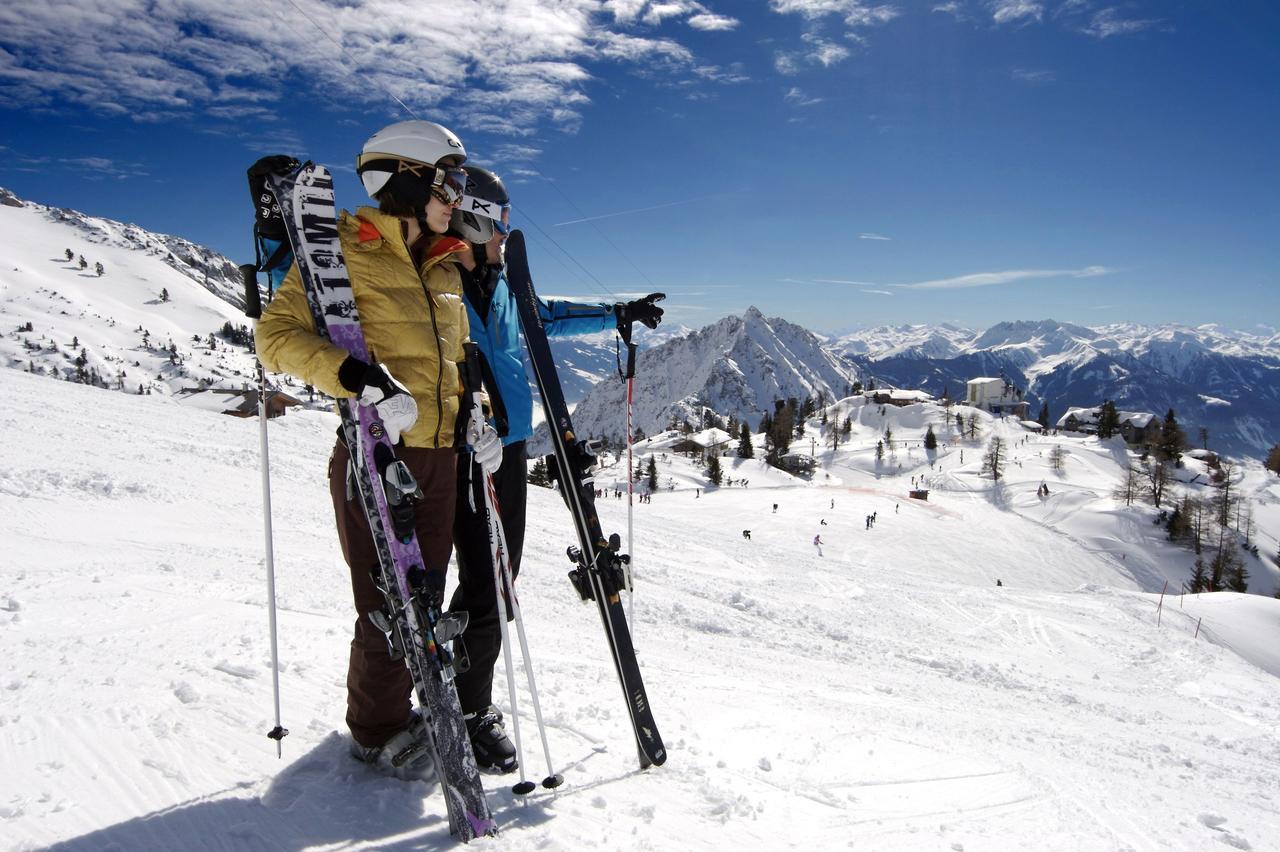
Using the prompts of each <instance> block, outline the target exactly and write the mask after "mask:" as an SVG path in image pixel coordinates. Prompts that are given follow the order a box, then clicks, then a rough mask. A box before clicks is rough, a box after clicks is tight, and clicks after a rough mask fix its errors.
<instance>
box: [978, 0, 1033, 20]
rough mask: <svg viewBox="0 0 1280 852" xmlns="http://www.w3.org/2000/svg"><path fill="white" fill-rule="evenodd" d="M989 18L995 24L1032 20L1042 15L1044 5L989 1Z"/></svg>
mask: <svg viewBox="0 0 1280 852" xmlns="http://www.w3.org/2000/svg"><path fill="white" fill-rule="evenodd" d="M988 5H989V6H990V9H991V17H992V18H993V19H994V20H995V22H996V23H997V24H1007V23H1010V22H1019V21H1027V20H1028V19H1029V20H1034V21H1039V20H1040V19H1041V17H1043V15H1044V4H1043V3H1038V2H1035V0H991V2H990V3H989V4H988Z"/></svg>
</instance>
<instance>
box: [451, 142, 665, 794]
mask: <svg viewBox="0 0 1280 852" xmlns="http://www.w3.org/2000/svg"><path fill="white" fill-rule="evenodd" d="M510 212H511V202H510V198H509V197H508V195H507V190H506V187H505V186H504V185H503V183H502V180H501V179H500V178H499V177H498V176H497V175H495V174H493V173H492V172H489V171H487V170H485V169H482V168H479V167H476V166H472V167H469V168H468V169H467V188H466V195H465V196H464V198H463V202H462V205H461V206H460V207H459V208H458V209H457V210H455V211H454V213H453V219H452V221H451V223H450V231H449V233H450V234H452V235H454V236H458V237H460V238H462V239H464V240H466V241H468V242H469V243H471V245H472V257H471V261H472V263H471V264H470V265H469V270H470V272H471V275H470V277H468V276H466V275H464V276H463V301H464V303H465V304H466V307H467V318H468V320H469V321H470V326H471V340H472V341H473V342H474V343H476V344H477V345H478V346H479V348H480V352H481V354H482V355H483V356H484V363H485V365H486V368H487V371H488V372H487V375H486V382H485V384H486V385H488V386H489V388H490V405H491V409H492V410H493V412H494V418H493V419H494V426H495V427H496V428H497V429H498V432H499V434H503V431H504V430H503V427H504V421H505V434H503V439H502V441H503V448H502V466H501V467H500V468H499V469H498V472H497V473H496V474H495V475H494V477H493V479H494V482H493V484H494V489H495V491H496V492H497V494H498V509H499V514H500V516H501V518H502V526H503V531H504V532H505V534H506V539H507V554H508V557H509V559H510V562H511V572H512V576H513V577H514V576H515V575H516V574H518V573H519V571H520V555H521V552H522V551H523V548H524V527H525V500H526V495H527V484H526V481H527V478H528V467H527V460H528V455H527V452H526V449H525V443H526V441H527V440H528V439H529V438H531V437H532V436H533V390H532V388H530V386H529V380H528V378H527V377H526V375H525V369H524V361H523V358H522V352H523V347H522V344H521V342H520V318H519V314H518V311H517V308H516V300H515V296H514V295H513V294H512V292H511V289H510V287H509V286H508V285H507V280H506V277H505V276H504V275H503V259H502V257H503V256H502V251H503V243H504V242H505V240H506V235H507V233H508V232H509V230H510ZM661 298H662V295H661V294H659V293H653V294H650V295H648V296H645V297H644V298H643V299H636V300H634V301H630V302H618V303H613V304H609V303H583V302H571V301H565V300H561V299H540V300H539V305H538V309H539V312H540V313H541V315H542V321H543V325H544V327H545V328H546V331H547V334H548V335H549V336H565V335H574V334H590V333H592V332H598V331H604V330H605V329H609V328H614V327H619V328H621V327H624V326H629V325H630V324H631V323H636V322H638V323H642V324H644V325H645V326H648V327H649V328H657V326H658V323H659V322H661V320H662V308H660V307H658V306H657V304H656V303H657V301H658V300H659V299H661ZM495 388H496V391H497V393H496V397H497V398H496V399H495V398H494V397H495V394H494V393H493V390H494V389H495ZM483 488H484V474H483V471H482V469H481V468H480V466H479V464H478V463H476V462H475V460H474V458H472V459H470V463H466V462H463V461H462V460H459V464H458V504H457V512H456V514H455V517H454V527H453V546H454V556H455V558H456V560H457V563H458V586H457V588H456V590H455V591H454V595H453V599H452V601H451V603H450V609H452V610H466V611H467V613H469V616H470V619H469V622H468V625H467V629H466V633H465V634H464V637H463V638H464V641H465V644H466V649H467V657H468V659H469V668H468V669H467V670H466V671H465V672H462V673H460V674H459V675H458V676H457V679H456V680H455V685H456V686H457V689H458V699H459V701H460V703H461V704H462V712H463V714H464V715H465V717H466V720H467V731H468V733H469V734H470V737H471V745H472V750H473V751H474V752H475V756H476V763H477V764H478V765H479V766H480V767H481V768H482V769H487V770H490V771H496V772H504V773H505V772H512V771H514V770H515V769H516V768H517V763H516V751H515V747H514V746H512V744H511V741H510V740H509V739H508V738H507V735H506V732H505V731H504V729H503V726H502V714H501V712H499V711H498V709H497V708H495V707H494V706H493V694H492V693H493V668H494V664H495V663H496V662H497V659H498V654H499V653H500V652H501V650H502V631H501V626H500V625H499V623H498V600H497V593H496V590H495V588H494V584H493V564H492V557H491V554H490V551H489V530H488V526H487V524H486V521H485V517H484V491H483ZM473 507H474V509H473Z"/></svg>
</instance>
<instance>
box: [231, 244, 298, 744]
mask: <svg viewBox="0 0 1280 852" xmlns="http://www.w3.org/2000/svg"><path fill="white" fill-rule="evenodd" d="M257 271H258V270H257V267H256V266H255V265H254V264H252V263H246V264H244V265H243V266H241V267H240V274H241V276H243V278H244V302H245V307H244V314H245V316H246V317H248V318H249V319H251V320H257V319H259V318H260V317H261V316H262V298H261V296H260V295H259V293H258V275H257ZM255 361H257V365H258V449H259V453H260V455H261V459H262V529H263V535H264V537H265V540H266V566H267V623H268V629H269V630H270V632H271V693H272V698H273V701H274V704H275V712H276V726H275V727H274V728H272V729H271V730H270V732H268V733H267V736H268V737H270V738H271V739H273V740H275V741H276V757H277V758H281V757H283V756H284V748H283V743H282V740H284V738H285V737H286V736H288V735H289V730H288V729H287V728H285V727H284V726H283V725H281V724H280V653H279V646H278V644H277V641H276V565H275V546H274V544H273V538H272V535H271V455H270V453H269V451H268V449H267V409H268V398H267V397H268V392H267V373H266V370H265V369H264V368H263V366H262V361H260V360H258V359H256V358H255Z"/></svg>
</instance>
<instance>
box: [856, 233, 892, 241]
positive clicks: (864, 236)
mask: <svg viewBox="0 0 1280 852" xmlns="http://www.w3.org/2000/svg"><path fill="white" fill-rule="evenodd" d="M858 239H860V240H891V239H893V237H886V236H884V235H883V234H872V233H863V234H858Z"/></svg>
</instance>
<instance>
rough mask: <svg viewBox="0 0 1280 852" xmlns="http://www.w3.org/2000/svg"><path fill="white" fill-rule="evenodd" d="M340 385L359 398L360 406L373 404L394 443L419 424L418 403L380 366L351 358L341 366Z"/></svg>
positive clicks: (339, 372)
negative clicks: (401, 435)
mask: <svg viewBox="0 0 1280 852" xmlns="http://www.w3.org/2000/svg"><path fill="white" fill-rule="evenodd" d="M338 382H339V384H341V385H342V386H343V387H344V388H346V389H347V390H349V391H351V392H352V393H353V394H355V395H356V397H357V398H358V399H359V401H360V404H361V405H372V406H373V407H374V408H376V409H377V410H378V417H379V418H381V420H382V425H383V426H384V427H386V430H387V436H388V437H389V438H390V439H391V443H393V444H394V443H396V442H397V441H399V440H400V434H401V433H402V432H407V431H409V430H410V429H412V428H413V425H414V424H415V423H417V422H418V403H417V402H416V401H415V400H414V398H413V396H412V395H411V394H410V393H409V391H408V390H407V389H406V388H405V386H404V385H402V384H400V383H399V382H397V381H396V380H395V379H394V378H392V377H391V374H390V373H388V372H387V370H386V368H385V367H383V366H382V365H381V364H366V363H365V362H364V361H361V360H360V359H359V358H356V357H354V356H352V355H348V356H347V359H346V360H345V361H343V362H342V365H341V366H340V367H338Z"/></svg>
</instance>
